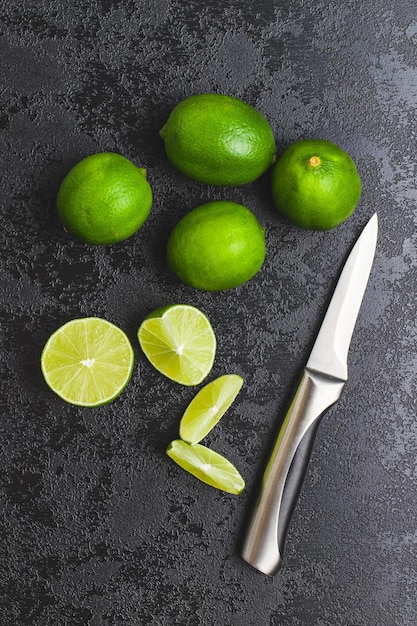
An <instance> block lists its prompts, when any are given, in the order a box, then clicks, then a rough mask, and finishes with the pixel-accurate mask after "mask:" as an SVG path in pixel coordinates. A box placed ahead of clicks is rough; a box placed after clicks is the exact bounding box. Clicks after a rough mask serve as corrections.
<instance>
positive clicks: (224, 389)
mask: <svg viewBox="0 0 417 626" xmlns="http://www.w3.org/2000/svg"><path fill="white" fill-rule="evenodd" d="M242 385H243V378H242V377H241V376H238V375H237V374H225V375H224V376H220V377H219V378H216V379H215V380H213V381H211V382H210V383H208V385H205V387H203V388H202V389H200V391H199V392H198V393H197V395H196V396H194V398H193V399H192V400H191V402H190V404H189V405H188V407H187V408H186V410H185V413H184V415H183V416H182V418H181V422H180V437H181V439H183V440H184V441H187V442H188V443H192V444H195V443H198V442H199V441H201V440H202V439H203V438H204V437H205V436H206V435H207V434H208V433H209V432H210V431H211V429H212V428H213V427H214V426H215V425H216V424H217V423H218V422H219V420H220V419H221V418H222V417H223V415H224V414H225V413H226V411H227V409H228V408H229V407H230V405H231V404H232V402H233V400H234V399H235V398H236V396H237V394H238V393H239V391H240V389H241V387H242Z"/></svg>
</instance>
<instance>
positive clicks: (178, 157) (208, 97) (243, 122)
mask: <svg viewBox="0 0 417 626" xmlns="http://www.w3.org/2000/svg"><path fill="white" fill-rule="evenodd" d="M160 135H161V137H162V139H163V141H164V143H165V150H166V153H167V156H168V158H169V160H170V161H171V163H172V164H173V165H174V166H175V167H176V168H177V169H178V170H180V171H181V172H182V173H183V174H185V175H186V176H189V177H190V178H193V179H194V180H197V181H199V182H201V183H206V184H209V185H216V186H229V185H244V184H246V183H249V182H251V181H253V180H255V179H256V178H258V177H259V176H261V174H263V173H264V172H265V171H266V170H267V169H268V167H269V166H270V165H272V163H273V162H274V159H275V151H276V150H275V139H274V135H273V132H272V128H271V126H270V125H269V123H268V122H267V120H266V119H265V118H264V117H263V115H261V113H259V111H257V110H256V109H254V108H253V107H251V106H250V105H248V104H246V103H245V102H242V100H239V99H237V98H233V97H232V96H226V95H222V94H199V95H195V96H191V97H189V98H186V99H185V100H183V101H182V102H180V103H179V104H178V105H177V106H176V107H175V108H174V109H173V110H172V112H171V114H170V116H169V117H168V120H167V122H166V124H165V125H164V126H163V128H162V129H161V131H160Z"/></svg>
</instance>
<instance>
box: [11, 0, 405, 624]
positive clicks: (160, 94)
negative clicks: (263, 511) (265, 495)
mask: <svg viewBox="0 0 417 626" xmlns="http://www.w3.org/2000/svg"><path fill="white" fill-rule="evenodd" d="M0 7H1V8H0V12H1V13H0V15H1V25H2V29H1V38H0V42H1V57H0V58H1V66H2V69H1V117H0V119H1V135H0V136H1V148H2V167H1V176H2V180H1V207H2V213H1V235H0V237H1V244H0V250H1V260H2V270H1V276H0V280H1V285H2V298H1V309H2V341H1V356H0V359H1V366H2V383H3V384H2V412H1V423H0V428H1V436H0V450H1V468H0V485H1V507H0V529H1V542H0V553H1V559H0V564H1V567H0V594H1V596H0V623H1V624H4V625H7V626H23V625H24V626H26V625H31V626H61V625H62V626H64V625H65V626H78V625H82V624H88V625H91V626H107V625H109V626H110V625H111V626H116V625H124V626H142V625H147V624H149V625H152V626H154V625H155V626H169V625H176V624H178V625H180V626H183V625H184V626H185V625H188V626H235V625H236V626H269V625H271V626H278V625H279V626H304V625H312V626H414V625H415V624H416V623H417V605H416V583H417V558H416V557H417V554H416V551H417V548H416V546H417V532H416V528H417V519H416V503H417V497H416V476H417V474H416V467H417V454H416V452H417V450H416V432H417V431H416V423H417V422H416V374H417V366H416V295H415V294H416V217H417V210H416V202H417V192H416V123H417V114H416V111H417V56H416V45H417V9H416V8H415V4H414V3H413V2H409V1H406V0H397V1H396V2H395V3H394V2H388V1H387V0H362V2H357V1H354V0H347V1H346V2H343V3H341V2H337V1H336V0H326V1H325V0H315V1H314V2H307V1H306V0H300V1H297V0H296V1H295V2H279V1H277V0H275V1H269V2H268V1H267V0H260V1H259V2H250V1H249V0H232V2H221V1H220V0H215V1H210V0H207V2H202V1H199V0H189V1H188V2H182V1H180V0H124V1H119V2H117V1H116V0H114V1H112V0H88V1H87V0H78V1H75V0H69V1H64V0H52V1H50V2H46V1H40V2H33V0H21V1H19V2H9V1H8V0H2V1H1V2H0ZM202 92H218V93H227V94H230V95H233V96H236V97H238V98H241V99H243V100H245V101H246V102H248V103H249V104H251V105H253V106H255V107H256V108H258V109H259V110H260V111H261V112H262V113H263V114H264V115H265V116H266V117H267V119H268V120H269V121H270V123H271V125H272V127H273V130H274V133H275V136H276V140H277V146H278V153H281V152H282V150H283V149H284V148H285V147H286V146H287V145H289V144H290V143H292V142H293V141H296V140H298V139H301V138H307V137H321V138H325V139H329V140H331V141H333V142H335V143H337V144H338V145H340V146H341V147H342V148H343V149H345V150H346V151H347V152H349V154H351V156H352V157H353V159H354V160H355V162H356V164H357V167H358V170H359V172H360V175H361V178H362V181H363V193H362V198H361V200H360V203H359V205H358V207H357V209H356V211H355V213H354V214H353V216H352V217H351V218H350V219H349V220H348V221H347V222H345V223H344V224H342V225H341V226H339V227H338V228H336V229H334V230H332V231H329V232H326V233H320V232H313V231H304V230H301V229H298V228H296V227H295V226H292V225H291V224H289V223H288V222H286V221H285V220H284V219H283V218H281V217H280V216H279V215H278V214H277V212H276V211H275V209H274V207H273V205H272V200H271V194H270V186H269V178H270V173H267V174H265V175H264V176H263V177H262V178H260V179H259V180H258V181H256V182H255V183H252V184H250V185H246V186H244V187H240V188H227V189H219V188H212V187H206V186H204V185H199V184H198V183H194V182H193V181H191V180H188V179H186V178H185V177H184V176H182V175H181V174H179V173H178V172H176V171H174V169H173V168H172V166H171V165H170V164H169V162H168V161H167V159H166V156H165V153H164V148H163V145H162V142H161V140H160V138H159V136H158V131H159V129H160V128H161V126H162V125H163V123H164V122H165V121H166V118H167V116H168V114H169V112H170V110H171V109H172V108H173V107H174V106H175V104H177V103H178V102H179V101H180V100H182V99H183V98H185V97H187V96H189V95H191V94H195V93H202ZM105 150H110V151H115V152H119V153H121V154H123V155H125V156H126V157H128V158H130V159H131V160H133V161H134V162H135V163H136V164H137V165H139V166H141V167H145V168H146V169H147V172H148V178H149V181H150V183H151V185H152V187H153V190H154V195H155V199H154V205H153V209H152V212H151V215H150V217H149V219H148V221H147V222H146V224H145V225H144V226H143V228H142V229H141V230H140V231H139V232H138V233H137V234H136V235H134V236H133V237H132V238H131V239H129V240H127V241H125V242H123V243H121V244H118V245H114V246H104V247H94V246H88V245H85V244H83V243H81V242H79V241H77V240H75V239H74V238H72V237H70V236H69V235H67V234H66V233H65V232H64V231H63V229H62V228H61V225H60V223H59V220H58V217H57V214H56V209H55V197H56V192H57V189H58V187H59V184H60V182H61V180H62V178H63V176H64V175H65V174H66V172H67V171H68V170H69V169H70V168H71V167H72V166H73V165H74V164H75V163H77V162H78V161H79V160H80V159H82V158H83V157H85V156H88V155H89V154H92V153H94V152H99V151H105ZM214 199H229V200H233V201H236V202H241V203H242V204H245V205H246V206H248V207H249V208H251V209H252V210H253V211H254V213H255V214H256V215H257V217H258V219H259V220H260V221H261V223H262V224H263V225H264V227H265V229H266V238H267V257H266V261H265V264H264V266H263V268H262V270H261V271H260V272H259V274H258V275H257V276H256V277H255V278H254V279H253V280H251V281H250V282H248V283H246V284H245V285H242V286H241V287H238V288H236V289H233V290H230V291H227V292H221V293H208V292H201V291H196V290H194V289H192V288H189V287H187V286H185V285H183V284H181V283H180V282H179V281H178V280H177V279H176V278H175V277H174V276H173V275H171V274H170V273H169V272H168V270H167V267H166V264H165V255H164V249H165V243H166V239H167V236H168V234H169V232H170V230H171V228H172V227H173V226H174V224H175V223H176V222H177V221H178V220H179V219H180V217H181V216H183V215H185V214H186V213H187V211H189V210H190V209H192V208H194V207H195V206H198V205H199V204H202V203H203V202H206V201H209V200H214ZM375 210H377V211H378V215H379V222H380V237H379V243H378V249H377V253H376V259H375V264H374V267H373V271H372V275H371V278H370V282H369V285H368V289H367V292H366V295H365V299H364V302H363V306H362V309H361V312H360V315H359V319H358V323H357V327H356V331H355V334H354V338H353V341H352V345H351V350H350V354H349V373H350V377H349V381H348V384H347V386H346V389H345V392H344V395H343V397H342V399H341V401H340V402H339V403H338V404H337V405H336V406H335V407H333V409H332V410H331V411H329V413H328V414H327V416H326V417H325V419H324V421H323V422H322V424H321V427H320V430H319V434H318V438H317V442H316V447H315V449H314V452H313V457H312V460H311V465H310V468H309V471H308V474H307V477H306V481H305V485H304V489H303V491H302V494H301V498H300V501H299V504H298V507H297V509H296V511H295V513H294V516H293V520H292V524H291V527H290V532H289V535H288V539H287V544H286V551H285V558H284V566H283V568H282V569H281V571H280V572H279V573H278V574H277V575H276V576H275V577H273V578H271V577H267V576H265V575H263V574H261V573H259V572H258V571H256V570H254V569H253V568H251V567H250V566H248V565H247V564H246V563H244V562H243V561H242V560H241V559H240V557H239V543H240V541H241V539H242V532H243V528H244V526H245V521H246V519H247V516H248V513H249V511H250V507H251V504H252V501H253V498H254V495H255V490H256V486H257V484H258V482H259V480H260V477H261V474H262V470H263V467H264V464H265V460H266V454H267V452H268V450H269V449H270V446H271V444H272V442H273V439H274V435H275V432H276V430H277V427H278V425H279V423H280V420H281V419H282V416H283V413H284V411H285V408H286V403H287V402H288V398H289V394H290V392H291V390H292V387H293V385H294V384H295V382H296V381H297V378H298V376H299V374H300V370H301V367H302V365H303V363H304V360H305V358H306V356H307V355H308V351H309V348H310V346H311V343H312V340H313V338H314V334H315V332H316V330H317V328H318V325H319V324H320V320H321V318H322V315H323V312H324V309H325V307H326V304H327V302H328V299H329V296H330V294H331V291H332V289H333V287H334V285H335V281H336V279H337V276H338V273H339V271H340V269H341V267H342V264H343V261H344V259H345V258H346V255H347V253H348V251H349V250H350V248H351V246H352V244H353V242H354V241H355V239H356V237H357V236H358V234H359V232H360V231H361V229H362V227H363V226H364V225H365V223H366V222H367V221H368V219H369V218H370V216H371V215H372V214H373V213H374V211H375ZM172 302H185V303H189V304H193V305H195V306H197V307H199V308H201V309H202V310H203V311H204V312H205V313H206V314H207V316H208V317H209V319H210V320H211V322H212V324H213V327H214V329H215V332H216V335H217V338H218V351H217V356H216V361H215V365H214V368H213V371H212V373H211V374H210V378H214V377H215V376H218V375H221V374H225V373H232V372H235V373H238V374H240V375H242V376H243V377H244V379H245V383H244V386H243V388H242V391H241V392H240V394H239V396H238V398H237V399H236V401H235V403H234V404H233V406H232V407H231V408H230V410H229V411H228V413H227V414H226V415H225V417H224V418H223V420H222V421H221V422H220V424H219V425H218V426H217V427H216V428H215V429H214V430H213V431H212V433H211V434H210V435H209V437H208V444H209V445H211V446H212V447H213V448H214V449H216V450H218V451H219V452H221V453H222V454H224V455H226V456H227V457H228V458H230V459H231V460H232V461H233V462H234V463H235V465H236V466H237V467H238V468H239V470H240V471H241V473H242V474H243V476H244V477H245V479H246V484H247V487H246V490H245V492H244V493H243V494H242V495H241V496H239V497H235V496H230V495H228V494H224V493H221V492H219V491H216V490H214V489H212V488H210V487H208V486H206V485H204V484H202V483H200V482H199V481H197V480H195V479H194V478H192V477H191V476H189V475H188V474H186V473H185V472H183V471H182V470H181V469H179V468H178V467H177V466H175V465H174V464H173V463H172V461H170V459H168V458H167V456H166V455H165V448H166V446H167V444H168V443H169V441H170V440H171V439H173V438H175V437H176V436H177V433H178V424H179V419H180V417H181V414H182V412H183V410H184V409H185V407H186V405H187V403H188V402H189V401H190V400H191V398H192V397H193V395H194V393H195V389H190V388H186V387H181V386H179V385H177V384H175V383H172V382H170V381H169V380H167V379H165V378H163V377H162V376H161V375H160V374H158V372H157V371H156V370H154V369H152V367H151V366H150V365H149V364H148V362H147V361H146V359H145V357H144V356H143V354H142V353H141V352H140V349H139V346H138V343H137V340H136V330H137V328H138V326H139V324H140V322H141V321H142V319H143V318H144V317H145V315H147V314H148V313H149V312H150V311H152V310H153V309H154V308H156V307H158V306H162V305H164V304H168V303H172ZM90 315H96V316H101V317H104V318H106V319H109V320H110V321H112V322H114V323H115V324H117V325H119V326H120V327H121V328H123V329H124V330H125V331H126V332H127V333H128V335H129V337H130V338H131V340H132V343H133V345H134V347H135V357H136V365H135V370H134V375H133V378H132V380H131V382H130V384H129V386H128V387H127V388H126V390H125V391H124V393H123V394H122V395H121V396H120V397H119V398H118V399H117V400H116V401H114V402H113V403H111V404H109V405H107V406H104V407H102V408H98V409H82V408H77V407H74V406H70V405H67V404H65V403H63V402H62V401H61V400H60V399H59V398H58V397H57V396H55V395H54V394H53V393H52V392H51V391H49V389H48V388H47V387H46V385H45V383H44V381H43V378H42V375H41V372H40V367H39V356H40V352H41V350H42V347H43V345H44V343H45V341H46V339H47V338H48V336H49V335H50V334H51V333H52V332H53V331H54V330H55V329H56V328H57V327H58V326H60V325H61V324H62V323H64V322H66V321H67V320H69V319H72V318H75V317H81V316H90Z"/></svg>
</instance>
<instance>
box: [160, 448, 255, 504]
mask: <svg viewBox="0 0 417 626" xmlns="http://www.w3.org/2000/svg"><path fill="white" fill-rule="evenodd" d="M167 455H168V456H169V457H170V458H171V459H172V460H173V461H175V463H177V465H179V466H180V467H182V469H184V470H186V471H187V472H188V473H189V474H192V475H193V476H195V477H196V478H198V479H199V480H201V481H202V482H203V483H206V484H207V485H210V486H211V487H215V488H216V489H220V490H221V491H226V492H227V493H232V494H235V495H238V494H239V493H242V491H243V490H244V488H245V481H244V480H243V478H242V476H241V475H240V473H239V471H238V470H237V469H236V467H235V466H234V465H233V464H232V463H231V462H230V461H228V460H227V459H226V458H224V457H223V456H222V455H221V454H219V453H218V452H214V451H213V450H210V449H209V448H207V447H206V446H203V445H201V444H199V443H196V444H194V445H191V444H189V443H187V442H186V441H182V440H181V439H175V440H174V441H171V443H170V444H169V446H168V448H167Z"/></svg>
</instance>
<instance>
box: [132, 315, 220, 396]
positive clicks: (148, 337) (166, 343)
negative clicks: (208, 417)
mask: <svg viewBox="0 0 417 626" xmlns="http://www.w3.org/2000/svg"><path fill="white" fill-rule="evenodd" d="M138 339H139V343H140V346H141V348H142V350H143V352H144V354H145V356H146V357H147V359H148V360H149V361H150V362H151V363H152V365H153V366H154V367H155V368H156V369H157V370H158V371H159V372H161V373H162V374H164V375H165V376H167V377H168V378H170V379H171V380H174V381H175V382H177V383H180V384H182V385H188V386H191V385H198V384H199V383H201V381H202V380H203V379H204V378H205V377H206V376H207V375H208V373H209V372H210V370H211V368H212V367H213V362H214V356H215V353H216V337H215V334H214V331H213V328H212V327H211V324H210V322H209V320H208V319H207V317H206V316H205V315H204V313H202V311H200V310H199V309H197V308H195V307H193V306H190V305H188V304H173V305H170V306H167V307H164V308H162V309H157V310H156V311H154V312H153V313H151V314H150V315H148V317H147V318H146V319H145V320H144V321H143V322H142V324H141V325H140V327H139V330H138Z"/></svg>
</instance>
